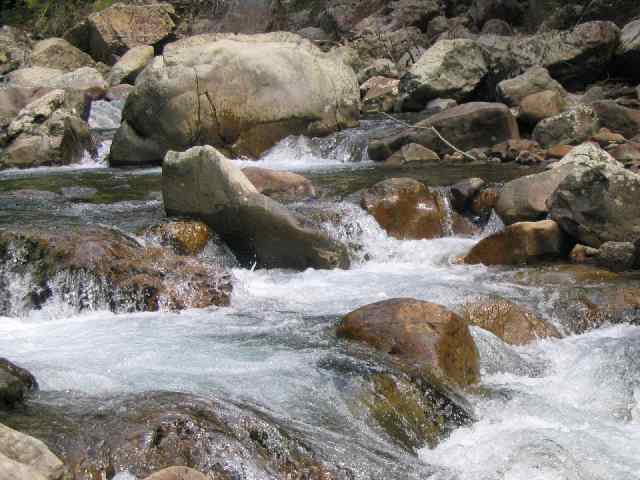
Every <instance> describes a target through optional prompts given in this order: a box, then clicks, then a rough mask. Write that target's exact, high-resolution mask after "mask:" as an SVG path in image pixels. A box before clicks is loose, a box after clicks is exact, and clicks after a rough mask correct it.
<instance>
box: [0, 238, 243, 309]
mask: <svg viewBox="0 0 640 480" xmlns="http://www.w3.org/2000/svg"><path fill="white" fill-rule="evenodd" d="M0 255H1V257H2V259H3V262H4V267H3V269H2V283H3V288H5V289H7V288H9V285H7V282H10V281H11V278H12V276H13V275H20V276H26V277H27V278H29V279H31V283H30V284H29V285H28V288H27V290H26V292H24V293H23V295H22V296H20V298H17V299H15V300H13V299H11V298H7V299H5V301H4V302H3V303H2V310H3V312H6V313H11V312H12V311H13V310H15V309H18V310H19V311H21V310H23V309H29V308H40V307H42V306H43V305H44V304H46V302H47V300H48V299H49V298H51V297H52V296H53V297H63V298H65V299H66V301H67V302H69V303H70V304H71V306H73V307H75V308H77V309H79V310H84V309H98V308H107V309H110V310H113V311H136V310H158V309H169V310H171V309H182V308H193V307H200V308H202V307H207V306H211V305H225V304H227V303H228V301H229V293H230V291H231V286H230V282H229V278H228V276H227V274H226V273H225V272H224V271H223V270H222V269H220V268H219V267H217V266H216V265H210V264H207V263H205V262H202V261H199V260H198V259H196V258H192V257H187V256H180V255H176V254H174V253H173V252H171V251H169V250H167V249H164V248H162V247H153V246H150V247H144V246H142V245H141V244H140V243H139V242H138V240H136V239H135V238H133V237H131V236H128V235H127V234H125V233H123V232H122V231H119V230H117V229H111V228H105V227H77V228H60V229H48V230H28V229H19V230H15V229H14V230H12V229H3V230H2V231H1V232H0Z"/></svg>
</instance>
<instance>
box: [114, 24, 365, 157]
mask: <svg viewBox="0 0 640 480" xmlns="http://www.w3.org/2000/svg"><path fill="white" fill-rule="evenodd" d="M231 79H232V80H231ZM359 110H360V93H359V89H358V84H357V80H356V76H355V73H354V72H353V70H352V69H351V68H350V67H348V66H347V65H345V64H344V63H343V62H342V61H341V60H339V59H336V58H335V57H334V56H333V55H331V54H325V53H323V52H322V51H321V50H319V49H318V48H317V47H315V46H314V45H313V44H311V43H310V42H308V41H307V40H304V39H302V37H299V36H297V35H294V34H289V33H283V32H280V33H273V34H264V35H254V36H245V35H237V36H236V35H215V34H214V35H202V36H199V37H191V38H189V39H185V40H184V41H181V42H178V45H174V46H168V47H167V48H166V49H165V53H164V55H163V56H162V57H156V58H155V60H154V61H153V62H152V63H151V64H150V65H149V66H148V67H147V68H146V69H145V70H144V71H143V72H142V73H141V74H140V76H139V77H138V79H137V81H136V86H135V89H134V90H133V92H132V93H131V94H130V95H129V97H128V98H127V103H126V105H125V108H124V111H123V123H122V126H121V128H120V129H119V130H118V132H117V133H116V136H115V138H114V141H113V145H112V148H111V154H110V162H111V164H112V165H131V164H148V163H160V162H161V161H162V159H163V158H164V155H165V154H166V152H167V151H169V150H176V151H184V150H186V149H188V148H190V147H192V146H194V145H202V144H207V145H212V146H214V147H216V148H220V149H222V150H224V151H225V152H226V153H228V154H232V155H238V156H248V157H258V156H259V155H260V154H262V153H263V152H264V151H265V150H267V149H268V148H270V147H272V146H273V145H274V144H276V143H277V142H278V141H280V140H281V139H282V138H284V137H286V136H288V135H292V134H297V135H300V134H303V135H309V136H321V135H326V134H329V133H331V132H333V131H335V130H337V129H340V128H344V127H349V126H354V125H356V124H357V120H358V117H359Z"/></svg>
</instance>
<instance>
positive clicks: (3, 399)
mask: <svg viewBox="0 0 640 480" xmlns="http://www.w3.org/2000/svg"><path fill="white" fill-rule="evenodd" d="M37 388H38V382H36V379H35V377H34V376H33V375H31V373H30V372H28V371H27V370H25V369H24V368H20V367H18V366H17V365H15V364H13V363H11V362H10V361H9V360H7V359H6V358H0V407H6V408H12V407H15V406H16V405H19V404H21V403H22V402H23V401H24V400H25V397H26V396H27V394H28V393H29V392H31V391H33V390H36V389H37Z"/></svg>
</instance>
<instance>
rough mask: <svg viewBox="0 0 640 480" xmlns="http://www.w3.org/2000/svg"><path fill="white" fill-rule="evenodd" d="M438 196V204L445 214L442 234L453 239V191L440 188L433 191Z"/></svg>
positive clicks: (447, 188)
mask: <svg viewBox="0 0 640 480" xmlns="http://www.w3.org/2000/svg"><path fill="white" fill-rule="evenodd" d="M431 190H432V191H433V192H434V193H435V194H436V195H437V196H438V203H439V205H440V208H441V209H442V212H443V217H442V232H443V234H444V236H445V237H453V236H454V235H455V232H454V230H453V207H452V206H451V189H450V188H449V187H438V188H432V189H431Z"/></svg>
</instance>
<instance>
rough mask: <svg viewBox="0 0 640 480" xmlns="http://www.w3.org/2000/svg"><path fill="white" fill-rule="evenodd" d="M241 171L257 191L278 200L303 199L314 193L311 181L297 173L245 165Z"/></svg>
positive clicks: (313, 195) (312, 195)
mask: <svg viewBox="0 0 640 480" xmlns="http://www.w3.org/2000/svg"><path fill="white" fill-rule="evenodd" d="M242 173H244V174H245V176H246V177H247V178H248V179H249V181H250V182H251V183H252V184H253V186H254V187H256V189H257V190H258V192H260V193H262V194H263V195H267V196H268V197H272V198H277V199H278V200H283V201H286V200H288V201H292V200H303V199H306V198H309V197H315V195H316V190H315V188H314V186H313V183H311V181H310V180H308V179H307V178H305V177H303V176H302V175H298V174H297V173H291V172H283V171H279V170H269V169H267V168H260V167H246V168H243V169H242Z"/></svg>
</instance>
